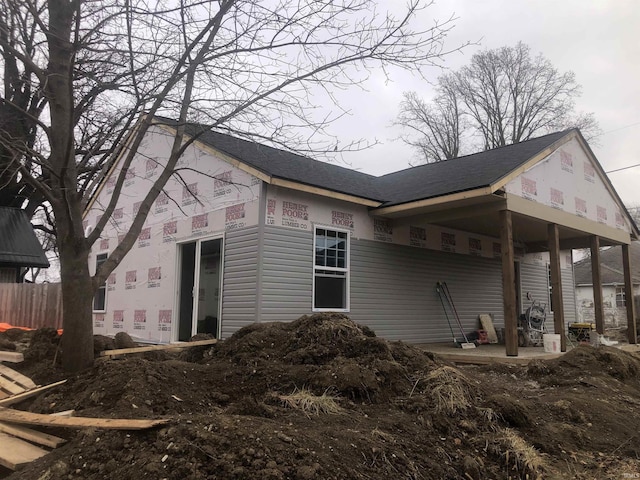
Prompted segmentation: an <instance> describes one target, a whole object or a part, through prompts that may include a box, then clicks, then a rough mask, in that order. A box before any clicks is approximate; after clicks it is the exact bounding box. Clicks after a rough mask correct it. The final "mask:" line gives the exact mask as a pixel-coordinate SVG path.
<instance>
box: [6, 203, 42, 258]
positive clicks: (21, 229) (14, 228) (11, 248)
mask: <svg viewBox="0 0 640 480" xmlns="http://www.w3.org/2000/svg"><path fill="white" fill-rule="evenodd" d="M0 265H5V266H15V267H44V268H46V267H49V261H48V260H47V257H46V256H45V254H44V251H43V250H42V246H41V245H40V242H39V241H38V239H37V237H36V235H35V233H34V231H33V227H32V226H31V223H30V222H29V219H28V218H27V215H26V214H25V213H24V211H22V210H20V209H19V208H9V207H0Z"/></svg>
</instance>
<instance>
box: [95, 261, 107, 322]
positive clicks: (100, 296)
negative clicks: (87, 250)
mask: <svg viewBox="0 0 640 480" xmlns="http://www.w3.org/2000/svg"><path fill="white" fill-rule="evenodd" d="M106 261H107V254H106V253H100V254H98V255H97V256H96V271H98V268H99V267H100V265H102V264H103V263H104V262H106ZM106 306H107V284H106V283H103V284H102V285H100V286H99V287H98V291H97V292H96V295H95V297H93V311H94V312H104V311H105V308H106Z"/></svg>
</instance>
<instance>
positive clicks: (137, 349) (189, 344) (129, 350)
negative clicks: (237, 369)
mask: <svg viewBox="0 0 640 480" xmlns="http://www.w3.org/2000/svg"><path fill="white" fill-rule="evenodd" d="M217 342H218V340H216V339H211V340H198V341H195V342H184V343H169V344H167V345H149V346H147V347H133V348H121V349H119V350H104V351H102V352H100V356H101V357H116V356H118V355H127V354H131V353H144V352H155V351H157V350H174V349H176V350H179V349H182V348H190V347H198V346H202V345H213V344H214V343H217Z"/></svg>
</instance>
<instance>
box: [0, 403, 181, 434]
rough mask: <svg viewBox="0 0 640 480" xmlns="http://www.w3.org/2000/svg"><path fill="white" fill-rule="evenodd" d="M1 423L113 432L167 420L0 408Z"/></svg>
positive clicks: (142, 428) (150, 425)
mask: <svg viewBox="0 0 640 480" xmlns="http://www.w3.org/2000/svg"><path fill="white" fill-rule="evenodd" d="M0 421H3V422H10V423H19V424H24V425H41V426H45V427H68V428H106V429H111V430H144V429H147V428H152V427H156V426H158V425H165V424H166V423H168V422H169V420H167V419H160V420H142V419H125V418H90V417H56V416H53V415H44V414H41V413H31V412H23V411H21V410H13V409H11V408H4V407H0Z"/></svg>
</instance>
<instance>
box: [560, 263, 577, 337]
mask: <svg viewBox="0 0 640 480" xmlns="http://www.w3.org/2000/svg"><path fill="white" fill-rule="evenodd" d="M562 303H563V304H564V325H565V329H566V328H567V327H568V326H569V324H570V323H573V322H577V321H578V320H577V318H578V317H577V315H578V313H577V307H576V289H575V287H574V285H573V268H565V269H563V270H562Z"/></svg>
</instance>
